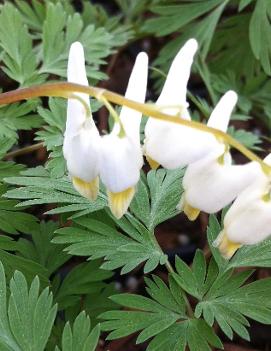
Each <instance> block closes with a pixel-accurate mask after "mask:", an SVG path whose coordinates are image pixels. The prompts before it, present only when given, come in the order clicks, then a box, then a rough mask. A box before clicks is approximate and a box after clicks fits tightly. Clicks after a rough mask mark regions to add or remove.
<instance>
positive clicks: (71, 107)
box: [63, 42, 101, 200]
mask: <svg viewBox="0 0 271 351" xmlns="http://www.w3.org/2000/svg"><path fill="white" fill-rule="evenodd" d="M67 76H68V81H69V82H72V83H78V84H82V85H88V80H87V75H86V70H85V58H84V49H83V47H82V45H81V44H80V43H79V42H75V43H73V44H72V45H71V48H70V53H69V61H68V70H67ZM76 95H77V96H78V98H79V99H81V101H82V102H83V103H82V102H81V101H79V100H76V99H68V107H67V121H66V130H65V135H64V143H63V154H64V157H65V159H66V161H67V169H68V172H69V174H70V176H71V178H72V182H73V185H74V187H75V189H76V190H77V191H78V192H79V193H80V194H81V195H82V196H85V197H87V198H88V199H90V200H95V199H96V197H97V193H98V190H99V177H98V175H99V157H100V146H101V137H100V135H99V132H98V130H97V127H96V125H95V123H94V121H93V118H92V115H91V109H90V103H89V96H88V95H87V94H81V93H76Z"/></svg>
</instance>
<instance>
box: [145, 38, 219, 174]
mask: <svg viewBox="0 0 271 351" xmlns="http://www.w3.org/2000/svg"><path fill="white" fill-rule="evenodd" d="M197 46H198V45H197V42H196V40H195V39H190V40H188V41H187V42H186V44H185V45H184V46H183V47H182V48H181V50H180V51H179V53H178V54H177V56H176V57H175V59H174V60H173V62H172V65H171V67H170V70H169V72H168V75H167V79H166V82H165V84H164V87H163V90H162V92H161V94H160V96H159V98H158V100H157V102H156V105H157V106H159V107H160V109H161V110H162V111H163V112H165V113H168V114H170V115H175V116H176V115H177V116H179V117H180V118H183V119H188V120H190V119H191V118H190V116H189V112H188V109H187V108H188V103H187V101H186V90H187V88H186V86H187V82H188V79H189V75H190V69H191V65H192V62H193V57H194V54H195V52H196V50H197ZM145 137H146V138H145V146H144V148H145V155H146V157H147V160H148V161H149V163H150V165H151V166H152V168H157V167H158V166H159V165H160V164H161V165H162V166H163V167H165V168H168V169H175V168H178V167H183V166H186V165H188V164H190V163H191V162H194V161H197V160H198V159H200V158H202V157H203V156H205V155H206V154H208V153H209V151H210V150H212V147H213V144H214V143H215V142H216V139H215V137H214V136H213V135H212V134H210V133H206V132H202V131H199V130H196V129H193V128H189V127H186V126H182V125H179V124H175V123H171V122H167V121H161V120H155V119H153V118H149V120H148V122H147V123H146V128H145Z"/></svg>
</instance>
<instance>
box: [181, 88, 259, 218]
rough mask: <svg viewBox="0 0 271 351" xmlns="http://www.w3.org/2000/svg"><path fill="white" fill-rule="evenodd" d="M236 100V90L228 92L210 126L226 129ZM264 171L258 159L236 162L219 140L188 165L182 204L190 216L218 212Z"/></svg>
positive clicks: (220, 102)
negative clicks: (208, 151) (205, 153)
mask: <svg viewBox="0 0 271 351" xmlns="http://www.w3.org/2000/svg"><path fill="white" fill-rule="evenodd" d="M236 102H237V95H236V93H235V92H233V91H229V92H227V93H226V94H225V95H224V96H223V97H222V98H221V99H220V101H219V102H218V104H217V106H216V107H215V109H214V111H213V112H212V114H211V116H210V118H209V121H208V126H210V127H213V128H216V129H219V130H221V131H223V132H226V130H227V126H228V123H229V120H230V115H231V113H232V110H233V108H234V106H235V104H236ZM260 172H261V169H260V166H259V165H258V163H256V162H250V163H247V164H245V165H233V164H232V158H231V154H230V152H229V150H228V147H227V146H225V145H224V144H223V143H221V142H219V140H217V141H216V144H214V145H213V150H212V152H210V153H209V154H208V155H207V156H205V157H204V158H202V159H200V160H198V161H196V162H194V163H191V164H190V165H189V166H188V167H187V169H186V172H185V175H184V178H183V188H184V193H183V196H182V200H181V203H180V207H182V209H183V210H184V212H185V214H186V215H187V217H188V218H189V219H190V220H195V219H196V218H197V216H198V214H199V213H200V211H204V212H206V213H215V212H218V211H220V210H221V209H222V208H224V207H225V206H227V205H228V204H229V203H231V202H232V201H233V200H234V199H235V198H236V197H237V195H238V194H240V192H241V191H242V190H244V189H245V188H246V187H247V186H248V185H249V184H250V183H251V182H252V181H253V180H254V179H255V177H256V176H257V174H259V173H260Z"/></svg>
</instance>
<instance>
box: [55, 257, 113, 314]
mask: <svg viewBox="0 0 271 351" xmlns="http://www.w3.org/2000/svg"><path fill="white" fill-rule="evenodd" d="M100 265H101V262H100V261H91V262H87V263H81V264H79V265H77V266H76V267H75V268H74V269H72V270H71V271H70V272H69V273H68V274H67V276H66V277H65V279H64V280H63V282H62V283H61V285H60V287H59V288H58V289H57V291H56V292H55V300H56V301H57V302H58V303H59V309H60V310H62V309H64V308H67V307H69V306H72V305H74V304H76V303H77V302H78V301H80V299H81V298H82V295H84V294H85V295H86V294H93V293H97V292H100V291H101V290H102V289H103V288H104V287H106V284H105V283H104V282H103V280H105V279H108V278H110V277H111V276H112V272H108V271H106V270H102V269H101V268H99V266H100Z"/></svg>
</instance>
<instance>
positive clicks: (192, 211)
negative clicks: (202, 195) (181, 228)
mask: <svg viewBox="0 0 271 351" xmlns="http://www.w3.org/2000/svg"><path fill="white" fill-rule="evenodd" d="M183 212H184V214H185V215H186V217H187V218H188V219H189V220H190V221H195V220H196V219H197V218H198V216H199V214H200V210H199V209H198V208H195V207H192V206H190V205H189V204H188V203H187V202H186V201H184V203H183Z"/></svg>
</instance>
